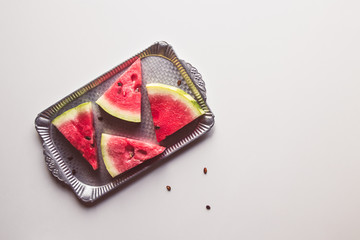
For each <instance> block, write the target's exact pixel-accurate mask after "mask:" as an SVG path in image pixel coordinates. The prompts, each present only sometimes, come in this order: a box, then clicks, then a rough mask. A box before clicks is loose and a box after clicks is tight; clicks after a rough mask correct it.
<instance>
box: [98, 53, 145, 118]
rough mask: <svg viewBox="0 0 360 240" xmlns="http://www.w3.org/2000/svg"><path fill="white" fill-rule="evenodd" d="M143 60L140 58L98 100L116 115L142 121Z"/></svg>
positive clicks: (103, 106) (110, 112)
mask: <svg viewBox="0 0 360 240" xmlns="http://www.w3.org/2000/svg"><path fill="white" fill-rule="evenodd" d="M141 82H142V75H141V62H140V58H138V59H137V60H136V61H135V62H134V63H133V64H132V65H131V66H130V67H129V68H128V69H127V70H126V71H125V72H124V73H123V74H122V75H121V76H120V77H119V78H118V79H116V81H115V82H114V83H113V84H112V85H111V87H110V88H109V89H108V90H107V91H106V92H105V93H104V94H103V95H102V96H101V97H100V98H99V99H98V100H97V101H96V103H97V104H99V105H100V106H101V107H102V108H103V109H104V110H105V111H106V112H108V113H109V114H111V115H113V116H114V117H117V118H120V119H123V120H126V121H130V122H140V121H141Z"/></svg>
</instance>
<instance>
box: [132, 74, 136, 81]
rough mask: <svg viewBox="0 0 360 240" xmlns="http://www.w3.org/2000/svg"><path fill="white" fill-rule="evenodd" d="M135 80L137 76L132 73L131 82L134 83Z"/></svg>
mask: <svg viewBox="0 0 360 240" xmlns="http://www.w3.org/2000/svg"><path fill="white" fill-rule="evenodd" d="M136 79H137V75H136V74H135V73H134V74H132V75H131V80H133V81H135V80H136Z"/></svg>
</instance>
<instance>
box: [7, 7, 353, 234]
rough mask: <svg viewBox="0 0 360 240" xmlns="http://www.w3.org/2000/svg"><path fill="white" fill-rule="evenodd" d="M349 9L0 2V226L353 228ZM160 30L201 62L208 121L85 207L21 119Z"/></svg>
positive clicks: (40, 230)
mask: <svg viewBox="0 0 360 240" xmlns="http://www.w3.org/2000/svg"><path fill="white" fill-rule="evenodd" d="M359 10H360V4H359V1H331V0H326V1H325V0H324V1H319V0H317V1H313V0H311V1H310V0H305V1H285V0H284V1H280V0H276V1H258V0H257V1H227V0H223V1H217V2H216V3H215V2H195V1H176V2H175V1H174V2H171V1H124V2H121V1H117V2H115V1H1V2H0V30H1V31H0V34H1V38H0V43H1V44H0V66H1V67H0V68H1V70H0V79H1V86H0V101H1V118H0V124H1V127H2V130H1V138H0V139H1V140H0V143H1V144H0V148H1V153H2V156H1V168H0V189H1V195H0V203H1V204H0V226H1V227H0V239H126V240H130V239H207V240H210V239H251V240H255V239H259V240H260V239H276V240H279V239H284V240H285V239H301V240H303V239H307V240H310V239H311V240H312V239H314V240H315V239H316V240H320V239H324V240H325V239H326V240H328V239H346V240H352V239H354V240H355V239H360V228H359V216H360V206H359V203H360V190H359V183H360V174H359V170H360V161H359V159H360V151H359V144H360V125H359V122H360V72H359V66H360V58H359V56H360V47H359V43H360V17H359ZM159 40H165V41H167V42H168V43H170V44H171V45H172V46H173V47H174V49H175V51H176V53H177V54H178V56H179V58H181V59H185V60H187V61H188V62H190V63H192V64H193V65H194V66H196V67H197V68H198V70H199V72H200V73H201V74H202V75H203V78H204V80H205V82H206V87H207V95H208V104H209V106H210V107H211V109H212V110H213V112H214V113H215V115H216V123H215V127H214V128H213V130H212V131H211V132H210V133H209V134H208V135H207V136H206V137H205V138H204V139H203V140H202V141H199V142H198V143H197V144H194V145H193V146H192V147H191V148H189V149H187V150H186V151H184V152H182V153H181V154H178V155H175V156H174V157H172V158H171V160H170V161H168V162H166V163H165V164H163V165H161V166H160V167H158V168H157V169H155V170H154V171H152V172H151V173H150V174H147V175H145V176H144V177H142V178H141V179H139V180H138V181H136V182H134V183H133V184H131V185H129V186H128V187H126V188H125V189H123V190H121V191H119V192H117V193H116V194H114V195H113V196H111V197H110V198H108V199H106V200H105V201H102V202H100V203H99V204H97V205H95V206H93V207H91V208H88V207H84V206H83V205H82V204H80V203H79V202H78V201H77V200H76V198H75V195H74V194H73V193H72V192H71V191H70V190H69V189H68V188H66V187H63V186H62V185H60V184H58V182H57V181H55V179H54V178H53V177H52V176H51V175H50V173H49V172H48V170H47V168H46V167H45V163H44V157H43V154H42V147H41V142H40V140H39V138H38V135H37V133H36V131H35V129H34V120H35V117H36V115H37V114H38V113H39V112H41V111H42V110H44V109H45V108H47V107H48V106H50V105H52V104H53V103H55V102H56V101H58V100H59V99H61V98H62V97H64V96H65V95H67V94H69V93H70V92H72V91H74V90H75V89H77V88H79V87H81V86H83V85H85V84H86V83H88V82H89V81H90V80H93V79H94V78H96V77H97V76H99V75H101V74H102V73H104V72H105V71H107V70H109V69H111V68H112V67H114V66H116V65H117V64H119V63H121V62H122V61H124V60H126V59H127V58H129V57H131V56H132V55H134V54H135V53H137V52H139V51H141V50H143V49H145V48H146V47H148V46H150V45H151V44H152V43H153V42H155V41H159ZM203 167H207V168H208V174H207V175H204V174H203V173H202V170H203ZM166 185H171V186H172V188H173V189H172V191H171V192H167V191H166V188H165V186H166ZM207 204H209V205H210V206H211V207H212V209H211V210H210V211H207V210H206V209H205V206H206V205H207Z"/></svg>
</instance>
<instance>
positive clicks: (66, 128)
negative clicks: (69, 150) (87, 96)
mask: <svg viewBox="0 0 360 240" xmlns="http://www.w3.org/2000/svg"><path fill="white" fill-rule="evenodd" d="M52 123H53V124H54V126H55V127H56V128H57V129H58V130H59V131H60V132H61V133H62V134H63V135H64V136H65V138H66V139H67V140H68V141H69V142H70V143H71V144H72V145H73V146H74V147H75V148H76V149H77V150H78V151H79V152H80V153H81V154H82V156H83V157H84V158H85V159H86V160H87V161H88V162H89V163H90V165H91V166H92V168H93V169H94V170H96V169H97V168H98V161H97V151H96V144H95V133H94V125H93V111H92V104H91V102H86V103H83V104H80V105H78V106H77V107H74V108H72V109H70V110H68V111H66V112H64V113H63V114H61V115H59V116H58V117H56V118H55V119H54V120H53V121H52Z"/></svg>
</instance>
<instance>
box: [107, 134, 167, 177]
mask: <svg viewBox="0 0 360 240" xmlns="http://www.w3.org/2000/svg"><path fill="white" fill-rule="evenodd" d="M164 150H165V147H162V146H159V145H156V144H151V143H147V142H143V141H139V140H135V139H130V138H125V137H120V136H115V135H110V134H105V133H103V134H102V135H101V152H102V157H103V160H104V163H105V166H106V169H107V170H108V172H109V173H110V175H111V176H112V177H115V176H117V175H119V174H120V173H123V172H125V171H127V170H129V169H131V168H133V167H135V166H137V165H139V164H141V163H142V162H144V161H146V160H148V159H151V158H153V157H155V156H157V155H159V154H161V153H162V152H163V151H164Z"/></svg>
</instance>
